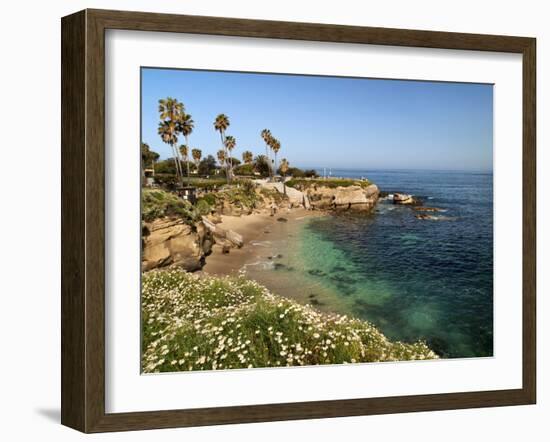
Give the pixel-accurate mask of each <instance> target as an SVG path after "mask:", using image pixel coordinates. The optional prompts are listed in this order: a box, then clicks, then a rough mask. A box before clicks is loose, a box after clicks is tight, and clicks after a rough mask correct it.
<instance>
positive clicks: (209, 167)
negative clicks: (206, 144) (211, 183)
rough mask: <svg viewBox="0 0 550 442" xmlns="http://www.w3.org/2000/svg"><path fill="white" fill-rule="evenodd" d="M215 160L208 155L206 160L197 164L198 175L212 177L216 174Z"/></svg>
mask: <svg viewBox="0 0 550 442" xmlns="http://www.w3.org/2000/svg"><path fill="white" fill-rule="evenodd" d="M216 169H217V166H216V159H215V158H214V157H213V156H212V155H208V156H207V157H206V158H203V159H202V160H201V162H200V163H199V170H198V172H199V175H201V176H206V175H213V174H214V173H215V172H216Z"/></svg>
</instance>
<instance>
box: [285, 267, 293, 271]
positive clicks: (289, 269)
mask: <svg viewBox="0 0 550 442" xmlns="http://www.w3.org/2000/svg"><path fill="white" fill-rule="evenodd" d="M286 269H287V270H288V271H289V272H293V271H294V267H292V266H287V268H286Z"/></svg>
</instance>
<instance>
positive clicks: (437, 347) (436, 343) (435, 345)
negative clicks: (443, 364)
mask: <svg viewBox="0 0 550 442" xmlns="http://www.w3.org/2000/svg"><path fill="white" fill-rule="evenodd" d="M426 344H428V347H430V349H432V350H433V351H434V352H436V353H437V355H438V356H442V357H446V356H449V344H448V343H447V342H445V340H443V339H441V338H438V337H432V338H429V339H427V340H426Z"/></svg>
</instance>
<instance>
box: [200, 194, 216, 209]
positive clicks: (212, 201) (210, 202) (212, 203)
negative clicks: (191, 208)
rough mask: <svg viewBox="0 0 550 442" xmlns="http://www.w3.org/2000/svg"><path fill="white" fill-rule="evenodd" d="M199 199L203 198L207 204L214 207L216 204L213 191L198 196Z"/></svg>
mask: <svg viewBox="0 0 550 442" xmlns="http://www.w3.org/2000/svg"><path fill="white" fill-rule="evenodd" d="M199 200H204V201H206V203H207V204H208V205H209V206H212V207H214V206H215V205H216V195H215V194H213V193H207V194H205V195H203V196H202V197H200V198H199Z"/></svg>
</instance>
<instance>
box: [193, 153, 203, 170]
mask: <svg viewBox="0 0 550 442" xmlns="http://www.w3.org/2000/svg"><path fill="white" fill-rule="evenodd" d="M191 156H192V157H193V160H194V161H195V166H196V167H197V174H198V173H199V162H200V160H201V157H202V150H200V149H193V150H191Z"/></svg>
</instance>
